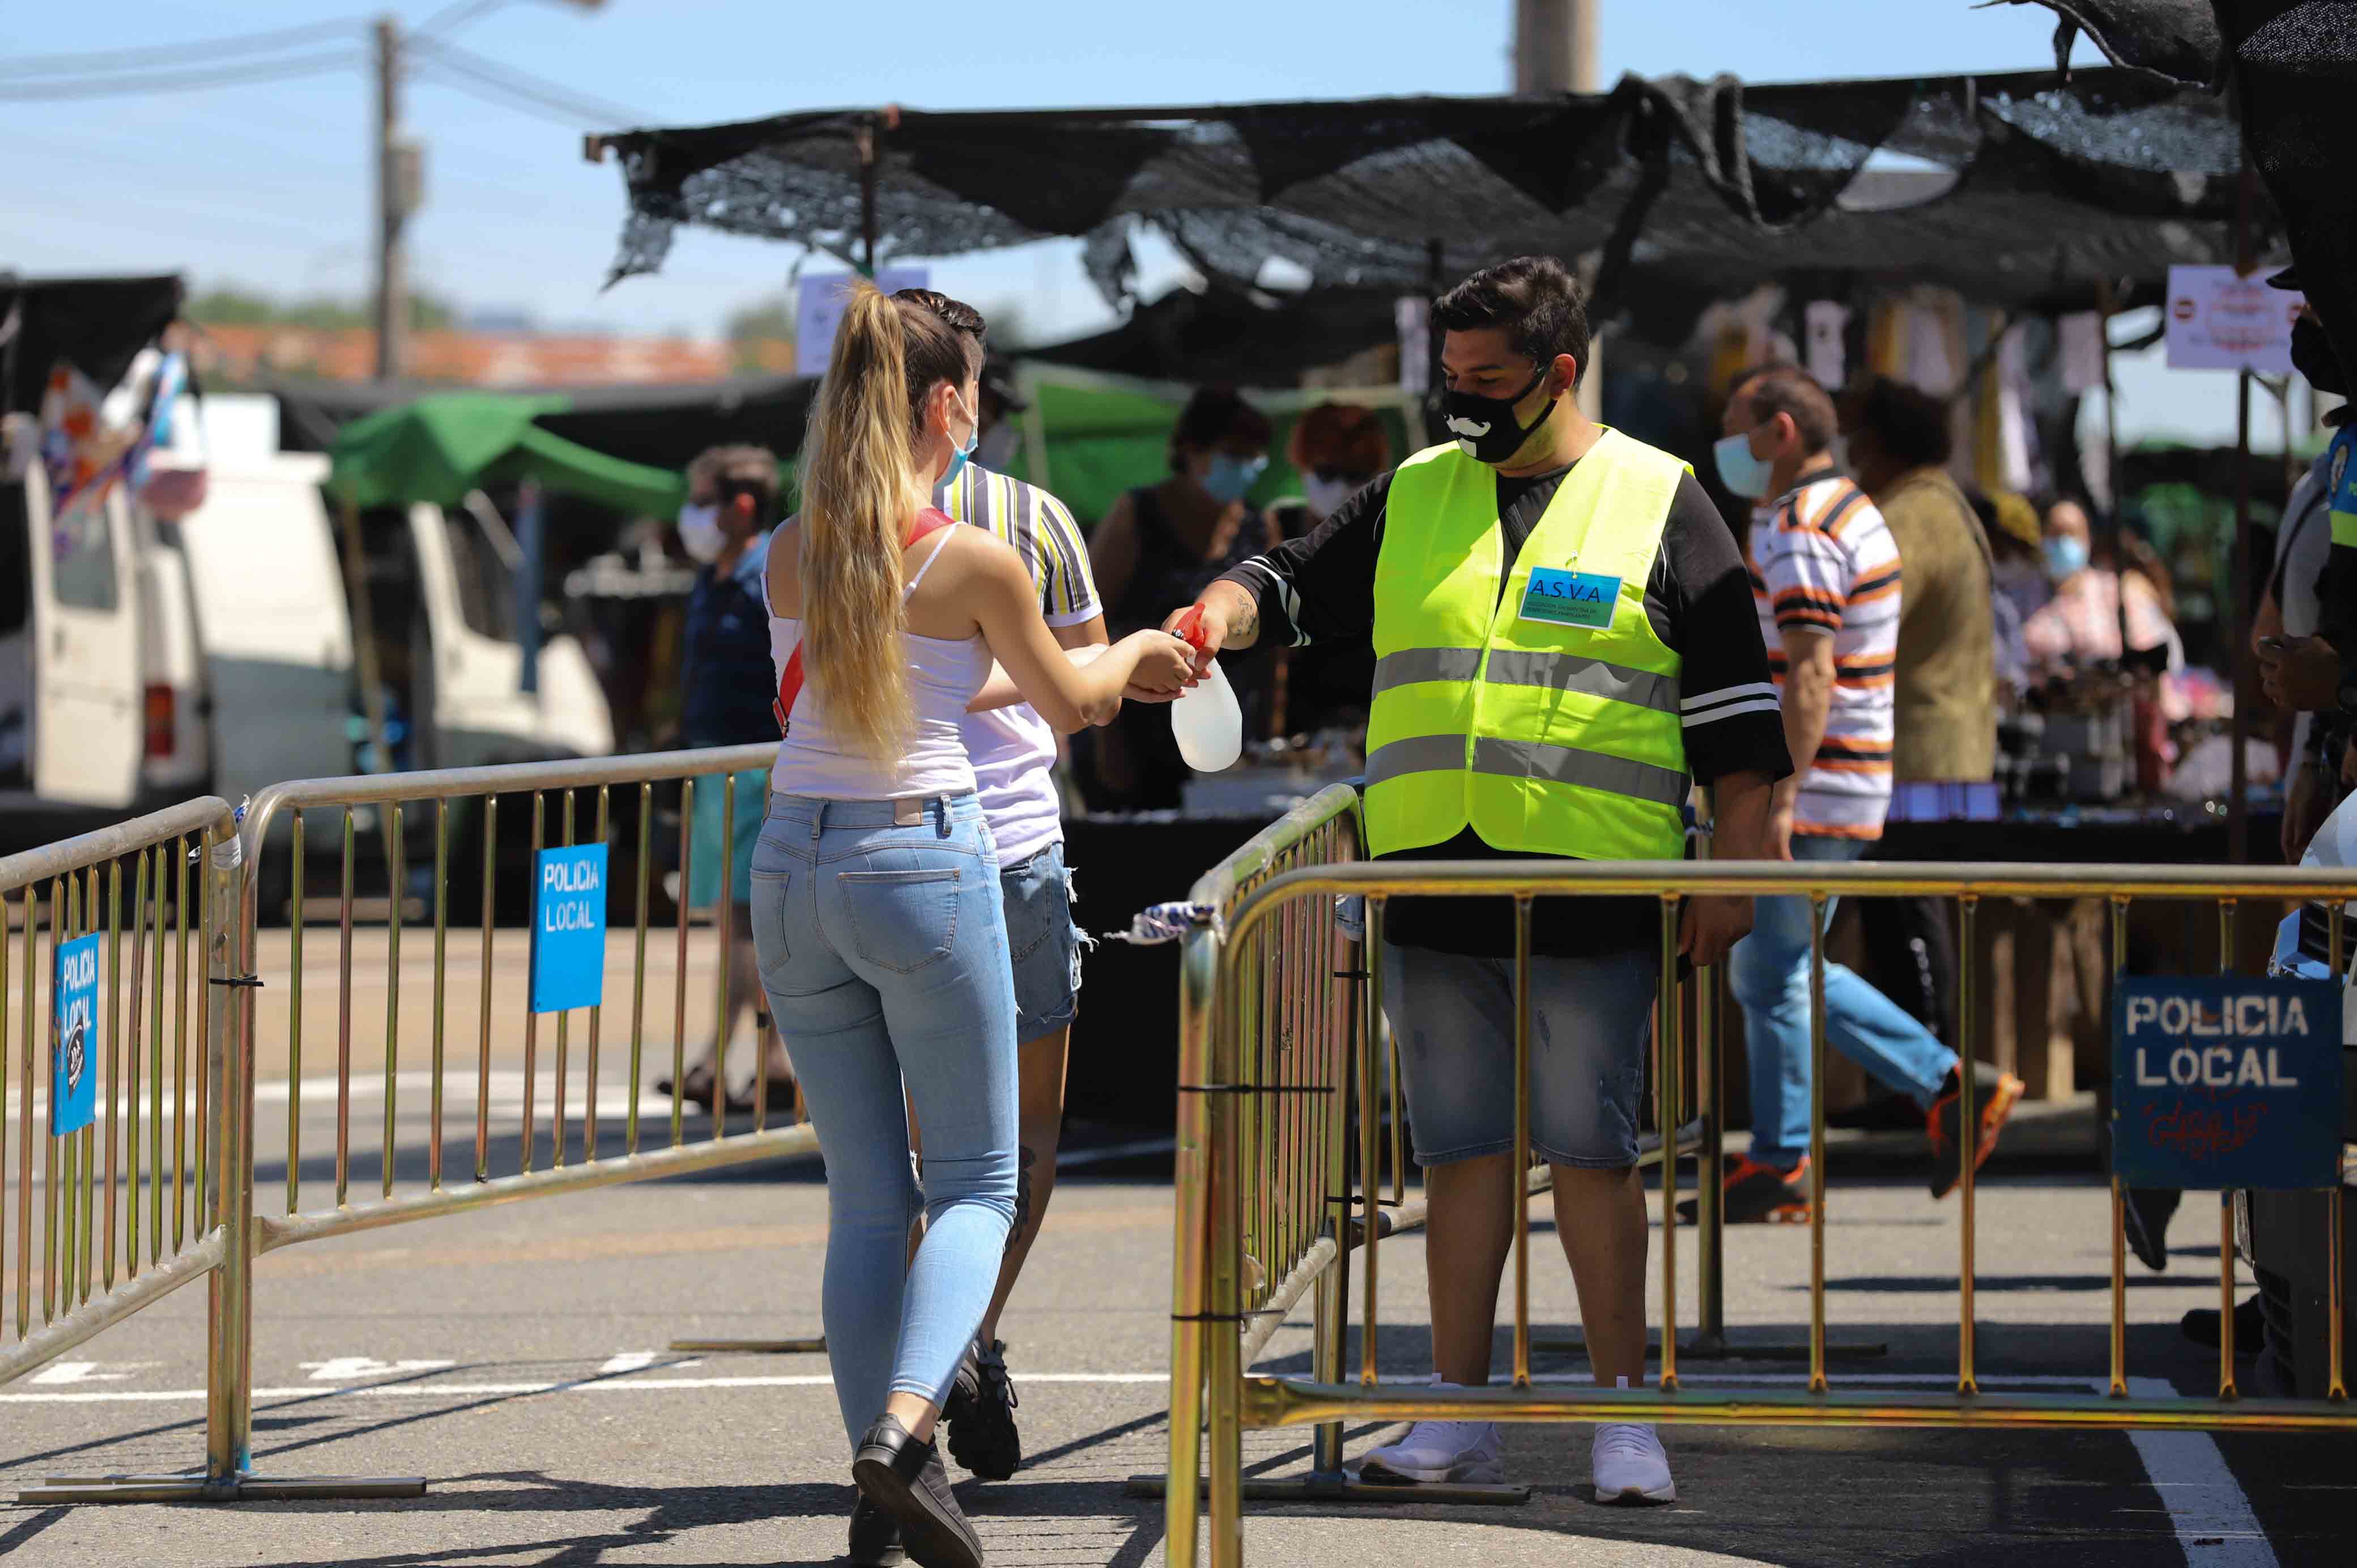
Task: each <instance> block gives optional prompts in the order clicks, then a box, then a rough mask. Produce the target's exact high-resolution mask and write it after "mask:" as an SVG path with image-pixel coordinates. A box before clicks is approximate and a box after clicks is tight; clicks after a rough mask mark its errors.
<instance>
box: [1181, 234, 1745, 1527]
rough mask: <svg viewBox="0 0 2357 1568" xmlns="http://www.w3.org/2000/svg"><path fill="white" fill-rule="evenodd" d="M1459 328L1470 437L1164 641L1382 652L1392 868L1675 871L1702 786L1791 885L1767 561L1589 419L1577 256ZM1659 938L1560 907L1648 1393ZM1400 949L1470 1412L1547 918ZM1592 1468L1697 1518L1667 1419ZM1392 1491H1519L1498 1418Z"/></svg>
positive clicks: (1593, 1342)
mask: <svg viewBox="0 0 2357 1568" xmlns="http://www.w3.org/2000/svg"><path fill="white" fill-rule="evenodd" d="M1433 321H1434V322H1435V324H1436V325H1437V328H1439V329H1440V330H1442V331H1443V332H1445V333H1446V338H1445V341H1444V343H1443V346H1442V350H1441V369H1442V371H1443V372H1444V374H1445V376H1446V381H1445V386H1446V390H1447V393H1448V402H1447V416H1448V431H1449V433H1450V434H1451V435H1452V436H1453V437H1454V439H1453V440H1451V441H1449V442H1448V443H1447V444H1445V445H1443V446H1434V447H1430V448H1428V449H1426V450H1425V451H1422V452H1419V453H1417V454H1415V456H1412V457H1410V458H1409V459H1408V460H1407V461H1406V462H1405V463H1403V464H1401V465H1400V466H1399V467H1397V468H1395V469H1394V470H1392V471H1391V472H1390V473H1388V474H1383V475H1379V476H1377V478H1375V479H1374V481H1373V482H1372V483H1370V484H1368V485H1366V486H1364V487H1362V488H1361V489H1359V490H1358V491H1357V493H1355V494H1354V495H1352V496H1351V498H1350V499H1348V500H1346V501H1344V502H1343V503H1342V504H1341V505H1340V507H1338V508H1337V509H1336V510H1334V511H1333V512H1332V513H1331V514H1330V515H1329V516H1328V517H1327V518H1326V520H1325V521H1322V522H1320V523H1319V524H1318V526H1317V527H1316V528H1314V529H1312V530H1311V531H1310V532H1308V534H1306V535H1305V536H1303V537H1301V538H1299V539H1294V540H1289V541H1287V542H1285V543H1283V544H1281V545H1278V546H1276V547H1275V549H1272V550H1270V551H1269V552H1268V553H1266V554H1265V555H1260V556H1255V557H1254V558H1253V559H1252V560H1250V561H1248V562H1246V563H1244V564H1243V565H1241V566H1239V567H1237V568H1236V569H1234V570H1232V571H1231V572H1228V573H1227V574H1225V575H1222V577H1221V578H1220V579H1219V581H1217V582H1215V583H1213V584H1212V585H1211V586H1210V587H1209V588H1207V589H1205V590H1203V592H1202V594H1201V596H1200V598H1198V599H1196V600H1195V601H1194V603H1193V604H1192V605H1186V604H1185V603H1184V601H1181V606H1182V607H1180V608H1179V609H1177V610H1174V611H1173V612H1172V613H1171V615H1170V618H1169V619H1168V621H1167V622H1166V623H1165V624H1166V625H1168V626H1176V625H1177V624H1178V623H1179V619H1180V618H1181V617H1184V616H1189V615H1193V616H1195V617H1197V618H1198V622H1197V624H1198V628H1199V630H1198V635H1199V636H1200V638H1201V639H1203V643H1204V645H1205V646H1206V647H1208V648H1209V649H1210V650H1212V651H1219V650H1228V651H1231V652H1232V651H1235V650H1243V649H1249V648H1254V647H1260V646H1273V647H1279V648H1282V647H1286V646H1288V645H1290V646H1293V647H1296V648H1299V647H1304V646H1307V647H1312V648H1315V647H1318V646H1322V645H1327V644H1335V645H1340V646H1345V647H1351V648H1358V649H1362V650H1370V651H1372V652H1373V653H1374V654H1375V655H1376V656H1377V658H1376V662H1375V674H1374V682H1373V689H1372V698H1373V701H1372V712H1371V714H1370V717H1369V723H1368V734H1367V744H1368V756H1367V782H1366V785H1365V788H1364V792H1363V806H1364V812H1365V818H1364V820H1365V824H1366V830H1365V831H1366V839H1367V848H1368V850H1369V851H1370V853H1372V854H1373V855H1374V856H1376V857H1377V858H1379V859H1383V860H1388V861H1393V862H1394V863H1397V862H1413V861H1419V860H1471V859H1500V858H1508V859H1512V858H1522V857H1526V856H1530V855H1560V856H1564V857H1566V858H1570V859H1578V860H1662V861H1675V860H1678V859H1681V858H1683V856H1684V853H1685V823H1684V806H1685V804H1686V801H1687V797H1688V794H1689V789H1690V786H1691V785H1692V784H1693V783H1695V782H1697V781H1698V782H1700V783H1702V784H1704V785H1706V786H1708V787H1709V788H1710V789H1711V790H1712V791H1713V794H1714V796H1715V798H1716V803H1717V841H1716V842H1717V852H1718V854H1721V855H1722V856H1724V857H1726V858H1730V859H1740V860H1756V859H1765V858H1770V854H1771V851H1770V845H1769V842H1768V838H1767V826H1768V805H1769V797H1770V786H1771V785H1772V784H1773V782H1774V781H1775V780H1776V779H1779V778H1781V777H1782V776H1783V775H1784V774H1786V773H1788V772H1790V771H1791V764H1790V762H1789V761H1788V760H1787V758H1786V755H1785V750H1784V739H1783V732H1782V730H1781V726H1780V725H1779V724H1778V722H1777V717H1776V700H1775V688H1774V687H1773V686H1771V685H1770V683H1769V674H1768V659H1767V655H1766V653H1765V652H1764V651H1763V650H1762V649H1761V646H1760V631H1759V627H1758V624H1757V622H1756V621H1754V619H1753V618H1752V616H1751V610H1750V585H1749V582H1748V581H1747V579H1746V578H1745V576H1744V571H1743V559H1742V555H1741V553H1740V552H1739V551H1738V549H1737V547H1736V542H1735V536H1734V535H1733V533H1732V532H1729V531H1728V529H1727V522H1726V520H1725V519H1723V518H1722V517H1720V516H1719V513H1718V510H1717V508H1716V507H1715V506H1713V505H1712V504H1711V501H1710V498H1709V496H1708V495H1707V494H1706V492H1705V491H1704V490H1703V489H1702V486H1701V485H1700V484H1699V483H1697V482H1696V481H1695V478H1694V476H1693V474H1692V473H1690V472H1688V471H1687V469H1686V467H1685V465H1684V463H1682V462H1680V461H1679V460H1678V459H1677V458H1676V457H1674V456H1671V455H1670V454H1668V453H1666V452H1663V451H1659V450H1657V449H1655V448H1653V447H1651V446H1645V445H1643V444H1642V443H1641V442H1638V441H1635V440H1633V439H1631V437H1629V436H1627V435H1622V434H1620V432H1618V431H1615V430H1610V429H1608V428H1606V427H1604V426H1602V425H1599V424H1596V423H1594V422H1593V421H1591V420H1589V419H1588V418H1587V415H1585V414H1584V413H1581V412H1580V409H1579V401H1578V398H1577V395H1576V391H1575V389H1576V388H1577V386H1578V383H1579V378H1580V374H1581V372H1582V371H1584V370H1586V368H1587V355H1588V327H1587V307H1586V304H1585V302H1584V301H1583V300H1582V299H1581V297H1580V292H1579V286H1578V285H1577V283H1576V282H1574V281H1573V279H1572V277H1571V274H1570V273H1569V272H1568V271H1567V270H1566V268H1565V267H1564V265H1563V263H1561V262H1559V261H1556V260H1555V258H1553V257H1551V256H1525V257H1523V258H1521V259H1519V260H1516V261H1511V262H1506V263H1501V264H1500V265H1498V266H1494V267H1491V268H1488V269H1486V270H1484V271H1482V272H1480V273H1476V274H1474V275H1473V276H1471V277H1469V278H1468V279H1466V280H1465V282H1463V283H1461V284H1459V285H1458V286H1457V287H1456V288H1454V289H1451V290H1450V291H1449V292H1448V294H1447V295H1443V296H1442V297H1441V299H1440V300H1439V301H1438V303H1437V305H1436V306H1434V308H1433ZM1202 657H1208V655H1204V656H1202ZM1200 661H1201V660H1200V658H1199V660H1198V662H1199V663H1200ZM1680 918H1681V925H1680V931H1679V942H1680V948H1679V950H1680V952H1681V953H1682V954H1683V955H1684V957H1685V958H1686V959H1687V960H1689V961H1692V962H1695V963H1697V964H1707V963H1716V962H1717V961H1719V960H1720V959H1722V958H1724V957H1725V956H1726V954H1727V949H1728V948H1729V946H1730V945H1731V944H1732V943H1733V942H1734V941H1735V940H1736V939H1737V938H1738V937H1740V936H1741V935H1742V934H1743V933H1744V931H1745V929H1747V928H1748V927H1749V924H1750V920H1751V900H1750V899H1749V898H1741V897H1700V898H1691V899H1687V900H1684V903H1683V906H1682V908H1681V911H1680ZM1660 921H1661V909H1660V904H1659V902H1658V901H1657V900H1654V899H1652V898H1648V897H1634V898H1614V897H1576V898H1572V897H1566V898H1541V899H1538V900H1536V901H1535V904H1534V906H1533V908H1532V911H1531V922H1530V928H1529V937H1530V951H1531V954H1532V957H1531V968H1530V988H1529V993H1528V1003H1529V1007H1530V1011H1531V1015H1532V1019H1531V1022H1532V1027H1531V1031H1530V1037H1531V1038H1532V1040H1533V1041H1534V1042H1539V1044H1538V1045H1537V1046H1536V1047H1535V1048H1534V1049H1533V1051H1532V1053H1531V1058H1530V1077H1529V1088H1530V1101H1529V1104H1530V1118H1529V1126H1528V1132H1529V1133H1530V1140H1531V1141H1530V1146H1531V1148H1532V1149H1533V1151H1534V1152H1535V1153H1536V1154H1538V1155H1540V1157H1541V1158H1543V1159H1544V1160H1545V1161H1546V1162H1547V1163H1548V1165H1550V1166H1552V1167H1553V1173H1552V1174H1553V1177H1554V1204H1555V1234H1556V1240H1558V1241H1559V1242H1560V1244H1561V1245H1562V1247H1563V1250H1564V1256H1565V1259H1566V1262H1568V1263H1569V1264H1570V1265H1571V1272H1572V1278H1573V1281H1574V1283H1575V1284H1576V1285H1577V1289H1578V1293H1579V1316H1580V1321H1581V1322H1582V1324H1583V1325H1584V1326H1586V1329H1587V1348H1588V1354H1589V1357H1590V1361H1591V1365H1592V1367H1593V1369H1594V1374H1595V1378H1596V1380H1597V1382H1598V1384H1600V1385H1601V1386H1603V1387H1606V1388H1610V1387H1613V1386H1614V1385H1615V1383H1616V1382H1626V1383H1633V1382H1635V1381H1637V1380H1640V1379H1641V1378H1642V1377H1643V1375H1644V1367H1645V1252H1646V1246H1647V1240H1648V1237H1647V1224H1646V1217H1645V1202H1644V1187H1643V1183H1642V1181H1641V1179H1640V1178H1639V1176H1638V1173H1637V1169H1636V1162H1637V1122H1638V1119H1639V1115H1640V1112H1641V1106H1640V1103H1639V1100H1640V1096H1641V1090H1642V1085H1643V1082H1644V1077H1645V1071H1644V1063H1645V1042H1646V1030H1647V1019H1648V1017H1649V1015H1650V1013H1651V1010H1652V1004H1653V999H1654V996H1655V994H1656V990H1657V986H1656V982H1657V979H1658V976H1659V956H1658V954H1659V942H1660V937H1659V933H1660V929H1661V925H1660ZM1383 935H1384V938H1385V941H1384V944H1383V950H1382V951H1381V952H1380V953H1379V954H1376V955H1371V956H1372V957H1374V958H1375V959H1376V960H1377V961H1380V962H1381V963H1382V964H1383V1002H1384V1005H1385V1008H1386V1009H1387V1011H1388V1012H1389V1014H1390V1018H1391V1025H1392V1030H1393V1033H1394V1036H1395V1037H1396V1038H1397V1040H1398V1042H1399V1049H1400V1058H1401V1067H1402V1074H1403V1079H1404V1082H1405V1089H1406V1093H1407V1105H1408V1111H1409V1112H1410V1122H1411V1124H1412V1125H1413V1126H1414V1128H1415V1157H1416V1161H1417V1163H1418V1164H1419V1165H1423V1167H1424V1172H1425V1191H1426V1196H1427V1197H1428V1198H1429V1200H1430V1205H1431V1217H1432V1222H1431V1224H1430V1226H1429V1227H1427V1229H1426V1236H1427V1238H1428V1245H1427V1247H1426V1283H1427V1285H1428V1287H1429V1289H1430V1292H1431V1301H1432V1359H1433V1366H1434V1369H1435V1370H1436V1372H1437V1377H1438V1380H1439V1381H1440V1382H1441V1383H1442V1384H1444V1385H1453V1386H1460V1387H1461V1386H1468V1385H1481V1384H1486V1383H1487V1382H1488V1381H1489V1380H1490V1370H1491V1368H1490V1361H1491V1337H1492V1326H1493V1325H1494V1323H1495V1322H1496V1316H1497V1305H1498V1287H1499V1276H1500V1273H1501V1271H1502V1270H1503V1268H1504V1266H1505V1262H1506V1257H1507V1253H1508V1251H1509V1249H1510V1248H1511V1247H1512V1242H1513V1239H1514V1234H1513V1233H1514V1227H1513V1223H1512V1219H1510V1218H1509V1217H1510V1216H1512V1215H1513V1214H1516V1213H1518V1212H1519V1211H1520V1205H1518V1204H1517V1203H1516V1202H1515V1201H1514V1199H1513V1195H1514V1193H1515V1191H1516V1190H1518V1189H1519V1187H1521V1185H1522V1182H1523V1175H1524V1173H1523V1172H1522V1171H1521V1170H1518V1169H1514V1168H1512V1167H1513V1155H1512V1151H1513V1148H1514V1144H1515V1133H1516V1128H1515V1126H1514V1114H1515V1112H1514V1107H1515V1090H1514V1083H1515V1062H1514V1036H1515V1013H1516V1004H1515V995H1514V992H1515V980H1514V974H1515V961H1514V954H1515V951H1516V940H1517V939H1516V918H1515V912H1514V907H1513V903H1512V900H1510V899H1503V898H1498V899H1467V898H1437V897H1426V898H1416V897H1394V898H1392V899H1390V900H1389V907H1388V909H1387V911H1386V913H1385V916H1384V926H1383ZM1588 1460H1589V1476H1590V1479H1591V1483H1592V1486H1593V1487H1594V1495H1595V1497H1596V1498H1597V1499H1598V1501H1601V1502H1606V1503H1621V1502H1667V1501H1670V1500H1673V1499H1674V1498H1675V1497H1676V1496H1677V1488H1676V1486H1675V1484H1674V1481H1673V1480H1672V1477H1671V1475H1670V1465H1669V1459H1668V1456H1667V1455H1665V1454H1664V1453H1663V1449H1662V1444H1661V1442H1660V1440H1659V1438H1658V1437H1656V1435H1655V1434H1654V1432H1653V1429H1652V1427H1651V1426H1648V1425H1641V1424H1637V1423H1604V1424H1602V1425H1599V1426H1598V1428H1597V1430H1596V1432H1595V1434H1593V1437H1592V1440H1591V1443H1590V1445H1589V1454H1588ZM1361 1475H1362V1476H1363V1477H1365V1478H1367V1479H1369V1480H1373V1481H1379V1482H1384V1483H1388V1484H1394V1485H1402V1486H1413V1485H1417V1484H1421V1483H1437V1482H1449V1481H1460V1482H1462V1481H1476V1482H1497V1481H1501V1480H1503V1479H1504V1465H1503V1458H1502V1452H1501V1444H1500V1442H1499V1438H1498V1431H1497V1428H1496V1426H1495V1425H1494V1424H1492V1423H1487V1422H1449V1421H1426V1422H1418V1423H1415V1425H1414V1426H1413V1427H1411V1428H1410V1429H1409V1431H1408V1433H1407V1434H1406V1435H1405V1437H1403V1438H1401V1439H1400V1440H1398V1441H1396V1442H1393V1443H1387V1444H1383V1446H1382V1447H1379V1448H1377V1449H1375V1450H1373V1451H1372V1452H1371V1453H1369V1454H1368V1455H1365V1457H1364V1459H1363V1461H1362V1463H1361Z"/></svg>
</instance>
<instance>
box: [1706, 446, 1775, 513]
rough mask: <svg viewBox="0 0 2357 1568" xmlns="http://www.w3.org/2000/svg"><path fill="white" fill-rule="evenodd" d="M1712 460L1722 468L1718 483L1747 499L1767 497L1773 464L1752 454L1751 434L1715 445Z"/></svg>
mask: <svg viewBox="0 0 2357 1568" xmlns="http://www.w3.org/2000/svg"><path fill="white" fill-rule="evenodd" d="M1710 455H1711V459H1712V461H1713V462H1715V463H1716V464H1717V466H1718V482H1719V483H1720V484H1723V485H1725V486H1726V487H1727V489H1729V490H1731V491H1733V492H1734V493H1735V494H1737V495H1738V496H1741V497H1743V498H1744V499H1747V500H1755V501H1756V500H1761V499H1765V498H1766V497H1767V494H1768V486H1769V482H1770V481H1769V477H1768V476H1769V469H1770V464H1769V462H1768V459H1767V458H1765V457H1755V456H1752V455H1751V438H1750V437H1749V435H1727V436H1722V437H1720V438H1719V439H1718V440H1717V441H1716V442H1714V443H1712V445H1711V448H1710Z"/></svg>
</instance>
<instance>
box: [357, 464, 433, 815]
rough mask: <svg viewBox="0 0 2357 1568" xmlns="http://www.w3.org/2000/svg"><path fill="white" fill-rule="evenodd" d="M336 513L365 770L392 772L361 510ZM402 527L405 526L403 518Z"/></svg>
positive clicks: (412, 725)
mask: <svg viewBox="0 0 2357 1568" xmlns="http://www.w3.org/2000/svg"><path fill="white" fill-rule="evenodd" d="M338 510H339V517H340V521H341V522H342V525H343V534H344V597H345V598H346V599H348V600H350V603H351V611H352V668H353V669H354V670H355V671H358V672H359V678H360V683H361V713H363V714H367V715H368V739H369V752H370V755H371V757H372V758H373V759H374V760H373V761H372V762H371V765H370V766H369V768H368V769H367V771H369V772H371V773H390V772H392V771H393V753H392V750H391V749H390V747H389V746H387V744H386V739H385V722H384V681H383V673H382V671H381V670H380V669H379V668H378V665H377V657H376V652H377V650H376V611H375V609H374V607H372V606H371V605H370V603H369V594H368V560H367V557H366V556H365V555H363V554H362V553H361V550H362V546H361V509H360V508H359V507H358V506H355V505H354V504H353V503H352V502H351V501H350V499H344V500H342V501H340V502H339V505H338ZM402 526H403V527H404V528H406V527H407V526H409V520H408V519H407V518H406V517H404V518H403V519H402ZM416 717H417V716H416V715H415V714H411V715H410V728H411V730H412V731H413V732H414V731H415V729H416V727H417V725H416Z"/></svg>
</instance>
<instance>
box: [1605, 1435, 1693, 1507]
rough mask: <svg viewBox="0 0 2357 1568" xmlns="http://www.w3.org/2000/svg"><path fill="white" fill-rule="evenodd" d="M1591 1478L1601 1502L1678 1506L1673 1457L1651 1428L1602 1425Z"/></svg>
mask: <svg viewBox="0 0 2357 1568" xmlns="http://www.w3.org/2000/svg"><path fill="white" fill-rule="evenodd" d="M1589 1465H1590V1477H1591V1479H1592V1481H1593V1484H1594V1485H1595V1487H1596V1500H1597V1501H1598V1502H1599V1503H1674V1502H1676V1501H1677V1500H1678V1488H1677V1484H1676V1483H1675V1482H1674V1481H1672V1480H1671V1479H1670V1456H1669V1455H1667V1454H1664V1453H1663V1452H1662V1440H1661V1439H1660V1438H1658V1437H1656V1436H1654V1435H1653V1429H1652V1427H1651V1426H1641V1425H1639V1424H1637V1423H1633V1422H1615V1423H1610V1424H1606V1425H1598V1427H1597V1429H1596V1443H1595V1446H1594V1447H1593V1449H1592V1450H1591V1451H1590V1455H1589Z"/></svg>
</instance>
